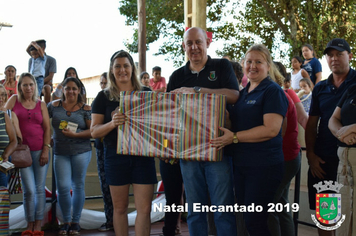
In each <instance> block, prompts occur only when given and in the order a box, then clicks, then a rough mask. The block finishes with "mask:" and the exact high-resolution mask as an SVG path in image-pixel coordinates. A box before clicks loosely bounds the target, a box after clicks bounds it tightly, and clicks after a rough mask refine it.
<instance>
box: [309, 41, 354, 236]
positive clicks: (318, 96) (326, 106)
mask: <svg viewBox="0 0 356 236" xmlns="http://www.w3.org/2000/svg"><path fill="white" fill-rule="evenodd" d="M324 55H325V56H326V60H327V63H328V65H329V68H330V70H331V72H332V73H331V75H330V76H329V77H328V79H327V80H323V81H321V82H319V83H318V84H317V85H316V86H315V87H314V89H313V93H312V101H311V106H310V111H309V119H308V122H307V126H306V129H305V142H306V149H307V158H308V164H309V171H308V190H309V206H310V209H315V207H316V206H315V204H316V203H315V194H316V193H317V192H316V189H315V188H314V187H313V185H314V184H317V183H319V182H320V181H324V180H327V181H336V175H337V168H338V163H339V158H338V156H337V139H336V138H335V136H334V135H333V134H332V133H331V132H330V130H329V128H328V122H329V119H330V117H331V115H332V114H333V112H334V110H335V107H336V106H337V103H338V101H339V100H340V98H341V96H342V95H343V94H344V92H345V91H346V89H347V88H348V87H349V86H350V85H352V84H355V83H356V71H355V70H353V69H351V68H350V65H349V64H350V61H351V58H352V53H351V50H350V46H349V44H348V43H347V42H346V41H345V40H344V39H340V38H335V39H333V40H331V41H330V42H329V43H328V44H327V46H326V48H325V50H324ZM319 120H320V121H319ZM318 123H319V126H318ZM318 232H319V235H334V232H333V231H326V230H322V229H320V228H318Z"/></svg>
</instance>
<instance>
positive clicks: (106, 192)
mask: <svg viewBox="0 0 356 236" xmlns="http://www.w3.org/2000/svg"><path fill="white" fill-rule="evenodd" d="M96 163H97V166H98V175H99V180H100V187H101V193H102V194H103V200H104V212H105V218H106V223H110V224H112V222H113V211H114V207H113V205H112V199H111V194H110V187H109V184H108V183H107V181H106V176H105V158H104V149H103V148H101V149H100V148H97V149H96Z"/></svg>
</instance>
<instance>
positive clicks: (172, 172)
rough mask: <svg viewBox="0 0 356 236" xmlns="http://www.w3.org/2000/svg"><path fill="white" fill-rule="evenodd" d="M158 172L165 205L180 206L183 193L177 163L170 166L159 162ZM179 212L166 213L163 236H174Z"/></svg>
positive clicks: (180, 174)
mask: <svg viewBox="0 0 356 236" xmlns="http://www.w3.org/2000/svg"><path fill="white" fill-rule="evenodd" d="M159 166H160V172H161V177H162V181H163V186H164V192H165V195H166V205H172V204H175V205H176V206H178V205H181V199H182V193H183V179H182V173H181V171H180V165H179V163H177V164H173V165H171V164H170V163H168V164H167V163H165V162H164V161H162V160H161V161H160V163H159ZM178 217H179V212H166V213H165V218H164V227H163V235H164V236H174V235H175V230H176V226H177V221H178Z"/></svg>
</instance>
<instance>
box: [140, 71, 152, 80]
mask: <svg viewBox="0 0 356 236" xmlns="http://www.w3.org/2000/svg"><path fill="white" fill-rule="evenodd" d="M144 75H148V77H150V75H149V74H148V72H147V71H143V72H142V73H141V74H140V80H142V78H143V76H144Z"/></svg>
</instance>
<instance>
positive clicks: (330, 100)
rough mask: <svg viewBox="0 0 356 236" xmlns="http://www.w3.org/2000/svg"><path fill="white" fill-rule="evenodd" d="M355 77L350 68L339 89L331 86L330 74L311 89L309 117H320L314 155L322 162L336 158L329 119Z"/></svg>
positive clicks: (354, 81) (334, 141) (355, 79)
mask: <svg viewBox="0 0 356 236" xmlns="http://www.w3.org/2000/svg"><path fill="white" fill-rule="evenodd" d="M355 77H356V71H355V70H353V69H351V68H350V71H349V73H348V74H347V77H346V79H345V81H344V82H343V83H342V84H341V85H340V86H339V88H336V87H335V86H334V85H333V83H332V81H333V75H332V74H331V75H330V76H329V77H328V79H327V80H323V81H320V82H319V83H317V85H316V86H315V87H314V89H313V93H312V101H311V104H310V111H309V116H319V117H320V123H319V127H318V134H317V139H316V142H315V147H314V153H315V154H316V155H318V156H319V157H320V158H322V159H324V160H326V159H329V158H337V138H336V137H335V136H334V135H333V134H332V133H331V131H330V130H329V128H328V124H329V119H330V117H331V115H332V114H333V112H334V110H335V108H336V106H337V104H338V102H339V100H340V98H341V97H342V95H343V94H344V92H345V91H346V90H347V88H348V87H350V86H351V85H353V84H355V83H356V78H355Z"/></svg>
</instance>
